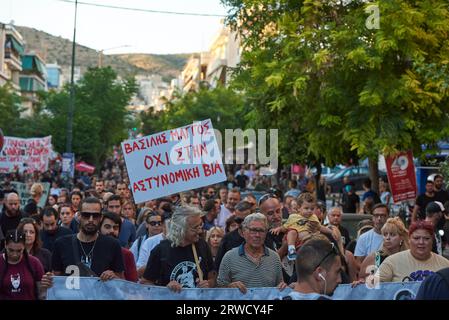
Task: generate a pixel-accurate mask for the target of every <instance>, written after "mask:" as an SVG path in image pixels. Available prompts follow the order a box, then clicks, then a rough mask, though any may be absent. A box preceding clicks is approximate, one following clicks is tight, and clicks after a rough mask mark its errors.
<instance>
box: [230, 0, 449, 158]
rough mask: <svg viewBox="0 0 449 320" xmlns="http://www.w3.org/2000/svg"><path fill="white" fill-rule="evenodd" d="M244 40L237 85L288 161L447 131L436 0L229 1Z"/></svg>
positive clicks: (416, 146) (425, 140)
mask: <svg viewBox="0 0 449 320" xmlns="http://www.w3.org/2000/svg"><path fill="white" fill-rule="evenodd" d="M222 2H223V3H224V4H225V5H227V6H228V7H230V11H229V17H228V21H229V22H230V23H231V25H233V26H234V28H236V29H238V30H239V31H240V35H241V38H242V44H243V48H244V50H243V51H244V52H243V56H242V63H241V66H240V69H239V71H238V73H237V75H236V77H235V79H234V87H235V88H237V89H239V90H244V91H245V94H246V95H247V99H248V103H249V104H250V106H251V107H252V111H251V113H250V117H251V119H252V122H253V124H259V125H262V126H271V127H277V128H279V130H280V139H279V140H280V154H281V156H282V157H283V159H284V160H285V161H287V162H294V161H295V162H296V161H309V162H310V161H312V160H314V159H315V160H316V159H324V160H325V162H326V163H327V164H329V165H332V164H335V163H345V162H347V160H348V159H349V158H354V157H360V158H365V157H372V158H376V157H377V155H378V154H379V153H384V154H390V153H393V152H395V151H397V150H407V149H412V150H413V151H414V153H415V154H417V155H419V154H420V153H421V152H422V151H421V145H422V144H435V143H436V142H437V141H438V140H440V139H443V138H446V137H448V136H449V126H447V123H449V116H448V115H449V103H448V102H449V101H448V97H449V90H448V87H449V86H448V85H449V77H448V73H447V71H448V70H447V66H448V63H449V41H448V35H449V24H448V23H447V21H449V20H448V19H449V11H448V7H447V5H446V4H445V3H443V2H441V1H435V0H422V1H411V0H397V1H379V2H376V3H375V5H377V6H378V8H379V13H380V28H379V29H368V28H367V25H366V22H367V19H370V18H371V17H370V16H369V14H370V13H366V12H365V9H366V8H367V7H368V6H369V5H372V4H373V3H367V1H360V0H359V1H357V0H354V1H336V0H334V1H313V0H302V1H297V0H295V1H293V0H277V1H274V0H268V1H267V0H222Z"/></svg>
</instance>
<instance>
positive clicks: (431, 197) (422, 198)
mask: <svg viewBox="0 0 449 320" xmlns="http://www.w3.org/2000/svg"><path fill="white" fill-rule="evenodd" d="M432 201H436V198H435V190H434V184H433V181H432V180H427V182H426V192H425V193H423V194H420V195H419V196H418V197H417V198H416V203H415V207H414V208H413V212H412V222H415V221H416V220H418V219H419V220H424V219H425V218H426V207H427V205H428V204H429V203H430V202H432Z"/></svg>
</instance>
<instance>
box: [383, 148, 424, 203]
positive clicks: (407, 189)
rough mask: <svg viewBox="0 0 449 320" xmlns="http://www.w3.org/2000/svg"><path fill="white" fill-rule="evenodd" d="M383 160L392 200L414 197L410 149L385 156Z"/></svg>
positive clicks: (414, 184)
mask: <svg viewBox="0 0 449 320" xmlns="http://www.w3.org/2000/svg"><path fill="white" fill-rule="evenodd" d="M385 162H386V166H387V175H388V181H389V183H390V186H391V193H392V194H393V200H394V202H395V203H398V202H401V201H407V200H414V199H416V196H417V184H416V176H415V166H414V164H413V154H412V151H410V150H409V151H407V152H399V153H397V154H395V155H393V156H388V157H385Z"/></svg>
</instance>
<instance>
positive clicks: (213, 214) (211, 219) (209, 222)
mask: <svg viewBox="0 0 449 320" xmlns="http://www.w3.org/2000/svg"><path fill="white" fill-rule="evenodd" d="M203 211H204V213H205V215H204V216H203V223H204V225H203V229H204V230H206V231H208V230H210V229H211V228H213V227H215V221H216V220H215V219H217V216H218V211H217V207H216V206H215V200H214V199H209V200H206V203H205V204H204V206H203Z"/></svg>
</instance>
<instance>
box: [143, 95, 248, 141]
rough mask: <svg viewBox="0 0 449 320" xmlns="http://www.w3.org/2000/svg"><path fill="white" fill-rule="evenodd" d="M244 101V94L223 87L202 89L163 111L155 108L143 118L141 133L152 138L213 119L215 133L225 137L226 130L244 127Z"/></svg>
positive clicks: (168, 104) (171, 102)
mask: <svg viewBox="0 0 449 320" xmlns="http://www.w3.org/2000/svg"><path fill="white" fill-rule="evenodd" d="M245 113H246V111H245V101H244V98H243V96H242V95H241V94H239V93H236V92H234V91H232V90H230V89H227V88H224V87H221V86H220V87H217V88H214V89H208V88H205V87H202V88H200V90H199V91H198V92H189V93H186V94H184V95H179V94H178V97H177V98H176V99H174V100H173V101H170V102H167V104H166V109H165V110H164V111H158V112H156V111H155V110H154V109H153V108H151V109H150V110H149V112H147V113H142V114H141V121H142V124H143V125H142V131H143V133H144V134H153V133H156V132H158V131H162V130H168V129H172V128H177V127H181V126H185V125H188V124H191V123H192V122H194V121H201V120H205V119H209V118H210V119H211V120H212V123H213V126H214V129H218V130H220V132H221V133H222V134H223V137H224V130H225V129H236V128H242V129H243V128H244V127H245V119H244V115H245Z"/></svg>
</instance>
